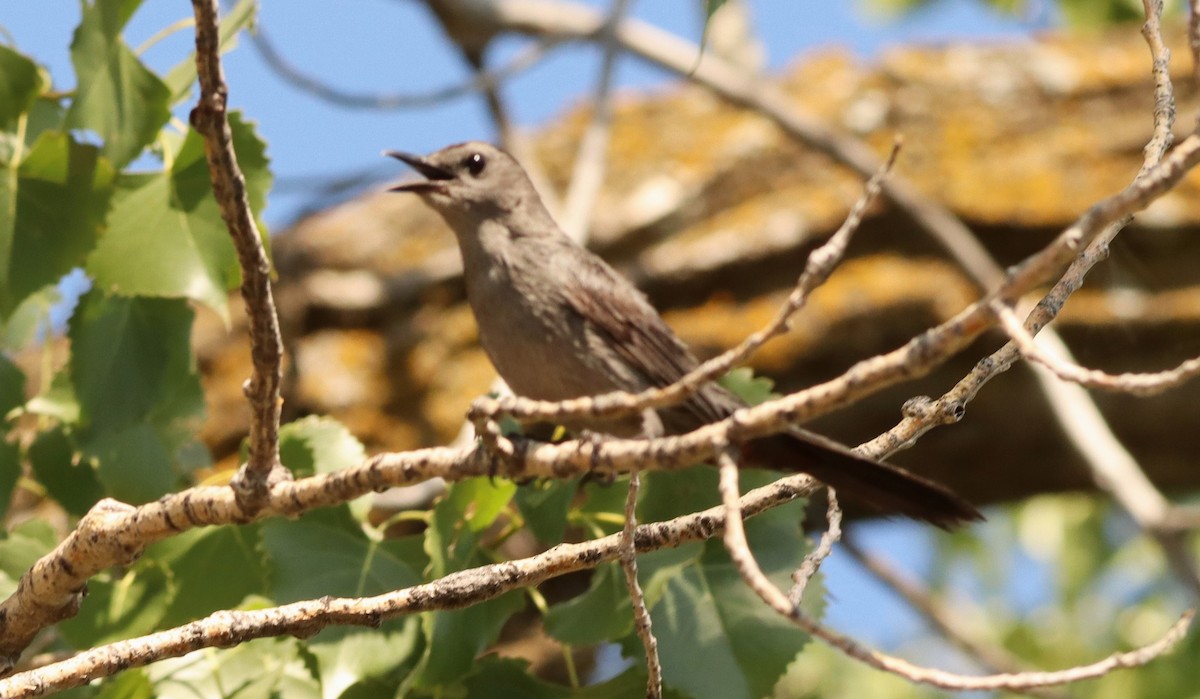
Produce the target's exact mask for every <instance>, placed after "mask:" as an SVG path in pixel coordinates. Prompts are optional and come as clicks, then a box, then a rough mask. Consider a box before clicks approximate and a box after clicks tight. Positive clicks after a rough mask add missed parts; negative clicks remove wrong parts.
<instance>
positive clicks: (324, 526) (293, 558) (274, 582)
mask: <svg viewBox="0 0 1200 699" xmlns="http://www.w3.org/2000/svg"><path fill="white" fill-rule="evenodd" d="M334 517H336V515H330V514H328V513H313V515H307V516H305V517H304V518H302V519H300V520H298V521H292V522H282V521H278V520H273V521H270V522H266V523H265V524H263V541H262V545H263V549H265V550H266V552H267V555H268V556H269V557H270V561H271V565H272V572H271V587H270V595H271V597H273V598H274V599H275V600H277V601H280V602H292V601H295V600H301V599H313V598H316V597H321V596H322V595H333V596H335V597H362V596H368V595H378V594H381V593H383V592H387V591H389V590H398V589H400V588H403V587H410V586H412V585H415V584H417V583H419V582H420V581H421V577H420V575H419V574H418V573H417V570H418V568H415V567H414V566H415V565H420V564H423V563H424V560H423V558H422V557H421V556H420V554H419V552H418V551H414V550H413V547H414V545H415V542H406V541H404V540H390V541H372V540H370V539H368V538H367V537H366V536H365V535H364V534H363V533H362V531H361V529H358V528H354V529H351V528H348V527H346V526H342V524H340V523H337V522H335V521H334V519H333V518H334ZM347 521H349V520H347Z"/></svg>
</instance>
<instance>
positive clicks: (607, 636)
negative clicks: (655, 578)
mask: <svg viewBox="0 0 1200 699" xmlns="http://www.w3.org/2000/svg"><path fill="white" fill-rule="evenodd" d="M543 623H544V624H545V627H546V633H548V634H550V635H551V636H553V637H554V638H556V639H558V640H559V641H561V642H563V643H569V644H571V645H575V646H593V645H596V644H598V643H603V642H605V641H615V640H617V639H618V638H621V637H622V636H625V635H626V634H628V633H629V632H630V631H632V630H633V607H632V605H631V604H630V602H629V591H628V590H627V589H626V587H625V574H624V573H623V572H621V569H620V568H619V567H617V564H615V563H606V564H604V565H602V566H599V567H597V568H596V570H595V571H594V572H593V573H592V582H591V584H590V585H588V589H587V591H586V592H584V593H583V594H582V595H579V596H577V597H574V598H572V599H570V600H567V601H566V602H563V603H562V604H556V605H554V606H553V607H551V608H550V610H549V611H548V612H547V613H546V616H545V617H544V618H543Z"/></svg>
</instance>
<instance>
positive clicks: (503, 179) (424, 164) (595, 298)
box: [386, 142, 982, 528]
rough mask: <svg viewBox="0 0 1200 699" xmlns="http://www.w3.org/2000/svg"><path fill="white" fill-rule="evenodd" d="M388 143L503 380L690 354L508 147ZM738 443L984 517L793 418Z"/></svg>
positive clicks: (525, 388) (628, 370)
mask: <svg viewBox="0 0 1200 699" xmlns="http://www.w3.org/2000/svg"><path fill="white" fill-rule="evenodd" d="M386 154H387V155H390V156H392V157H394V158H397V159H399V160H402V161H404V162H405V163H408V164H409V165H410V166H411V167H412V168H413V169H414V170H416V171H417V172H419V173H420V174H421V175H423V176H424V177H425V180H423V181H418V182H412V183H408V184H402V185H399V186H397V187H393V188H392V191H396V192H412V193H414V194H417V195H419V196H420V197H421V199H422V200H423V201H424V202H425V203H426V204H428V205H429V206H430V207H432V208H433V209H434V210H435V211H437V213H439V214H440V215H441V216H442V218H443V219H445V221H446V223H447V224H448V225H449V226H450V228H451V229H453V230H454V235H455V237H456V238H457V239H458V247H459V250H460V251H461V252H462V258H463V274H464V277H465V279H466V286H467V300H468V301H469V302H470V304H471V310H472V311H474V313H475V320H476V323H477V324H478V326H479V337H480V341H481V342H482V344H483V348H484V350H485V351H486V352H487V355H488V357H489V358H491V360H492V364H494V365H495V367H496V370H497V371H498V372H499V373H500V376H501V377H502V378H503V379H504V380H505V381H506V382H507V383H508V385H509V386H510V387H511V388H512V390H513V392H514V393H516V394H517V395H520V396H526V397H528V398H535V399H541V400H551V401H556V400H563V399H566V398H576V397H579V396H587V395H596V394H600V393H606V392H609V391H614V390H622V391H641V390H644V389H646V388H649V387H652V386H666V385H669V384H671V383H672V382H674V381H676V380H677V379H679V378H680V377H682V376H683V375H684V374H686V373H687V372H688V371H690V370H691V369H693V368H695V367H696V365H697V362H696V359H695V357H693V356H692V353H691V352H690V351H689V350H688V349H687V347H685V346H684V344H683V343H682V342H681V341H680V340H679V338H678V337H677V336H676V335H675V333H674V332H673V331H672V330H671V328H670V327H668V326H667V324H666V323H665V322H664V321H663V319H662V318H661V317H660V316H659V315H658V312H657V311H655V310H654V307H653V306H651V305H650V303H649V302H648V301H647V300H646V297H645V296H643V295H642V294H641V292H639V291H638V290H637V289H636V288H635V287H634V286H633V285H632V284H631V283H630V282H629V281H628V280H626V279H625V278H624V277H622V276H621V275H619V274H618V273H617V272H616V271H614V270H613V269H612V268H611V267H609V266H608V264H606V263H605V262H604V261H603V260H601V259H600V258H599V257H597V256H596V255H594V254H592V253H591V252H589V251H587V250H586V249H584V248H583V247H582V246H580V245H578V244H576V243H575V242H574V241H572V240H571V239H570V238H568V237H567V236H566V234H564V233H563V232H562V230H561V229H560V228H559V227H558V224H556V223H555V222H554V219H553V218H551V217H550V213H549V212H548V211H547V210H546V207H545V206H543V204H542V202H541V200H540V199H539V198H538V195H537V192H536V191H535V190H534V188H533V185H532V184H531V183H530V181H529V178H528V177H527V176H526V175H525V171H524V170H523V169H522V168H521V166H520V165H519V164H518V163H517V161H516V160H515V159H513V157H512V156H510V155H509V154H508V153H505V152H504V151H502V150H500V149H498V148H495V147H494V146H491V145H488V144H486V143H474V142H473V143H461V144H458V145H454V146H450V147H448V148H445V149H443V150H440V151H438V152H436V153H434V154H432V155H430V156H428V157H421V156H417V155H412V154H409V153H400V152H395V151H388V152H387V153H386ZM744 405H745V404H744V403H743V402H742V401H741V400H740V399H738V398H737V397H736V396H735V395H733V394H732V393H730V392H729V391H727V390H725V389H724V388H722V387H721V386H719V385H717V384H709V385H707V386H705V387H704V388H702V389H701V390H700V391H699V392H697V393H696V394H694V395H693V396H692V397H691V398H690V399H689V400H687V401H685V402H683V403H682V404H680V405H678V406H675V407H671V408H664V409H660V410H658V411H647V414H646V415H643V416H641V417H640V418H639V419H636V420H625V421H622V422H621V423H619V424H611V423H610V424H602V425H597V424H594V423H593V424H588V425H586V427H587V428H589V429H592V430H595V431H597V432H606V433H612V434H617V435H623V436H631V435H648V436H650V435H658V434H679V433H683V432H688V431H690V430H694V429H696V428H698V427H700V426H702V425H704V424H707V423H711V422H716V421H718V420H722V419H724V418H726V417H729V415H730V414H732V413H733V412H734V411H735V410H737V409H738V408H741V407H743V406H744ZM569 426H570V427H581V426H579V425H569ZM742 450H743V458H744V459H745V460H746V462H747V463H749V464H753V465H758V466H763V467H765V468H771V469H775V470H783V471H800V472H804V473H808V474H810V475H812V476H814V477H815V478H817V479H818V480H821V481H823V482H825V483H827V484H829V485H831V486H833V487H834V488H835V489H837V491H838V492H839V493H842V494H843V495H845V496H846V497H848V498H853V499H855V500H857V501H860V502H862V503H864V504H866V505H868V506H871V507H873V508H875V509H877V510H879V511H880V512H882V513H885V514H891V513H899V514H902V515H906V516H908V517H912V518H915V519H920V520H924V521H926V522H930V523H932V524H935V525H937V526H939V527H942V528H950V527H952V526H954V525H956V524H961V523H963V522H967V521H971V520H979V519H982V516H981V515H980V514H979V512H978V511H977V510H976V509H975V508H974V507H972V506H971V505H970V504H969V503H967V502H966V501H964V500H963V499H962V498H960V497H958V496H957V495H955V494H954V493H953V492H951V491H950V490H948V489H947V488H945V487H943V486H941V485H939V484H937V483H934V482H932V481H929V480H926V479H924V478H921V477H919V476H915V475H913V474H911V473H909V472H907V471H905V470H903V469H901V468H898V467H896V466H892V465H890V464H885V463H881V462H878V461H871V460H869V459H865V458H863V457H861V456H858V455H857V454H855V453H854V452H852V451H850V450H849V449H847V448H846V447H844V446H842V445H841V444H838V443H837V442H834V441H832V440H830V439H827V438H825V437H822V436H820V435H816V434H813V433H811V432H808V431H805V430H801V429H799V428H796V429H793V430H791V431H790V432H787V433H784V434H779V435H773V436H770V437H764V438H760V439H755V440H751V441H749V442H748V443H746V444H744V445H742Z"/></svg>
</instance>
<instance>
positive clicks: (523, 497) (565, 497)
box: [515, 478, 579, 545]
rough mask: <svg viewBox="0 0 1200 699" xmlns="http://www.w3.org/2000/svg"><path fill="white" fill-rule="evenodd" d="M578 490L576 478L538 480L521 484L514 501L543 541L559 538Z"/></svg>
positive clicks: (565, 525) (561, 538) (564, 530)
mask: <svg viewBox="0 0 1200 699" xmlns="http://www.w3.org/2000/svg"><path fill="white" fill-rule="evenodd" d="M577 492H579V479H578V478H573V479H571V480H569V481H553V480H552V481H538V482H535V483H531V484H529V485H525V486H521V488H520V489H518V490H517V494H516V497H515V502H516V504H517V509H518V510H519V511H520V512H521V516H522V517H524V518H525V523H526V524H527V525H528V526H529V529H530V530H531V531H532V532H533V535H534V536H536V537H537V538H538V541H541V542H542V543H543V544H548V545H554V544H557V543H560V542H562V540H563V534H564V533H565V532H566V528H567V514H568V513H569V512H570V510H571V503H572V502H574V500H575V494H576V493H577Z"/></svg>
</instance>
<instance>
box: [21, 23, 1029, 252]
mask: <svg viewBox="0 0 1200 699" xmlns="http://www.w3.org/2000/svg"><path fill="white" fill-rule="evenodd" d="M586 4H590V5H594V6H596V7H600V8H605V7H607V2H601V1H599V0H586ZM334 5H335V4H334V3H329V2H317V1H315V0H288V1H287V2H278V1H272V0H266V1H265V2H263V3H262V7H261V14H260V17H261V21H262V26H263V27H264V30H265V31H266V32H268V33H269V35H270V36H271V38H272V40H273V41H274V43H275V44H276V45H277V46H278V47H279V49H280V51H281V52H282V53H283V54H284V55H285V57H286V58H287V59H288V60H289V61H290V62H291V63H293V64H294V65H296V66H297V67H299V68H300V69H302V70H304V71H305V72H307V73H309V74H311V75H314V76H316V77H319V78H321V79H323V80H324V81H326V82H328V83H330V84H334V85H338V86H340V87H342V88H345V89H348V90H355V91H361V92H366V93H374V92H380V93H385V92H386V93H391V92H403V93H407V92H415V93H422V92H426V91H429V90H432V89H435V88H439V87H443V86H446V85H453V84H458V83H460V82H462V81H463V80H464V79H465V77H466V76H467V72H466V70H465V68H464V65H463V63H462V60H461V59H460V58H459V56H458V55H457V53H456V52H454V51H452V50H451V49H450V47H448V46H447V45H446V43H445V42H444V41H443V39H442V36H441V33H440V30H439V29H438V28H437V26H436V25H435V24H434V23H433V21H432V19H431V17H430V15H429V13H428V12H427V11H426V10H425V8H424V7H423V5H421V4H420V3H419V2H417V1H416V0H399V1H397V0H357V1H356V2H348V3H340V4H339V5H340V8H339V10H338V11H336V12H331V11H330V9H329V8H330V7H331V6H334ZM698 6H699V1H698V0H643V1H642V2H639V3H635V4H634V11H635V14H637V15H638V16H639V17H641V18H643V19H645V20H647V21H650V22H653V23H655V24H657V25H659V26H662V27H665V28H667V29H670V30H671V31H673V32H676V33H679V34H681V35H684V36H690V37H698V36H699V32H700V12H699V10H698V9H697V8H698ZM752 6H753V8H754V13H755V18H756V25H757V27H758V28H759V29H760V32H761V34H762V37H763V40H764V42H765V44H766V45H767V48H768V52H769V58H770V63H771V65H772V66H773V67H776V68H778V67H781V66H783V65H785V64H787V63H788V62H790V61H792V60H794V59H795V58H796V57H798V56H803V55H804V54H806V53H809V52H812V51H814V50H816V49H818V48H820V47H827V46H832V45H839V46H845V47H849V48H851V49H852V50H854V51H855V52H856V53H857V54H859V55H861V56H863V57H864V58H869V57H870V56H872V55H873V54H875V53H876V52H878V51H879V50H880V49H881V48H883V47H886V46H888V45H890V44H898V43H911V42H914V41H915V42H930V41H946V40H952V39H962V38H964V37H979V38H990V39H997V40H999V39H1011V38H1013V37H1019V36H1024V35H1027V34H1028V33H1029V32H1030V31H1031V29H1034V28H1037V27H1038V26H1045V24H1046V21H1047V20H1046V19H1045V18H1034V19H1032V20H1031V19H1029V18H1014V17H1009V16H1004V15H999V14H996V13H994V12H992V11H990V10H988V9H986V8H984V7H982V6H981V5H980V4H979V3H976V2H973V1H972V0H942V1H941V2H937V3H935V4H934V6H933V7H931V8H929V9H927V10H924V11H921V12H917V13H914V14H912V15H910V16H905V17H902V18H898V19H892V20H888V19H885V18H883V17H880V16H877V15H872V14H871V13H870V12H868V11H865V10H864V9H863V4H862V3H855V2H833V3H829V2H815V1H813V0H773V1H770V2H768V1H759V2H755V3H753V5H752ZM190 16H191V6H190V4H189V3H186V2H180V1H179V0H144V2H143V3H142V6H141V8H140V9H139V11H138V12H137V14H135V15H134V17H133V19H132V21H131V22H130V24H129V27H128V28H127V31H126V40H127V42H128V43H129V45H130V46H132V47H135V48H136V47H139V46H141V45H142V43H143V42H145V41H146V40H147V39H148V38H149V37H151V36H152V35H154V34H155V33H156V32H158V31H159V30H161V29H162V28H164V27H167V26H169V25H171V24H172V23H174V22H176V21H177V20H180V19H184V18H187V17H190ZM78 20H79V4H78V2H76V1H75V0H41V1H39V2H28V1H26V0H0V25H3V27H4V28H5V29H7V30H8V32H9V33H10V35H11V37H12V40H13V41H15V43H16V45H17V48H18V49H19V50H21V51H23V52H24V53H26V54H28V55H31V56H33V57H34V58H35V59H36V60H38V61H39V62H41V63H42V64H43V65H45V66H47V67H48V68H49V70H50V73H51V75H52V76H53V78H54V81H55V84H56V86H57V87H59V88H63V89H65V88H69V87H71V86H73V84H74V76H73V74H72V69H71V64H70V55H69V44H70V35H71V31H72V29H73V28H74V27H75V25H76V24H77V23H78ZM190 42H191V33H190V30H188V29H186V28H185V29H184V30H183V31H179V32H176V33H175V34H174V35H172V36H171V37H169V38H168V39H166V40H163V41H160V42H158V43H157V44H155V45H154V46H152V47H151V48H150V49H149V50H147V51H146V53H145V54H144V55H143V58H144V60H145V61H146V62H147V63H149V64H150V66H151V67H152V68H154V69H155V70H159V71H166V70H167V69H168V68H170V67H171V66H173V65H174V64H175V63H177V62H178V61H179V60H181V58H182V57H184V56H186V55H187V53H186V52H187V51H188V49H189V48H190ZM523 42H524V40H523V39H512V40H505V41H502V42H501V43H500V44H499V45H497V46H495V47H493V48H494V49H495V50H494V53H493V58H499V59H500V61H502V60H503V57H504V56H506V55H511V54H512V53H513V52H514V51H515V50H517V49H518V48H519V47H520V46H521V45H522V44H523ZM597 61H598V52H597V51H596V50H595V49H593V48H592V47H588V46H567V47H563V48H560V49H558V50H556V51H555V52H554V53H553V54H552V55H551V56H550V58H549V59H548V60H546V61H545V62H544V63H543V64H540V65H539V66H537V67H535V68H534V69H532V70H530V71H528V72H526V73H523V74H522V75H520V76H519V77H517V78H516V79H515V80H513V81H511V82H510V83H509V84H508V85H507V86H506V87H505V95H506V97H507V99H508V101H509V102H510V103H511V106H512V109H513V111H514V113H515V116H516V120H517V122H518V123H519V124H521V125H522V126H523V127H525V128H535V127H536V126H537V125H539V124H542V123H545V122H546V121H547V120H550V119H552V118H554V117H555V116H556V115H558V114H562V113H563V112H564V111H565V110H567V109H568V108H569V107H570V106H571V105H573V104H575V103H577V102H578V100H579V99H580V98H581V96H582V95H584V94H586V93H587V92H588V91H590V89H591V83H592V81H591V76H592V75H593V74H594V70H593V69H592V68H593V67H594V66H595V65H596V63H597ZM225 70H226V75H227V78H228V81H229V85H230V106H231V107H233V108H238V109H242V110H243V111H245V113H246V114H247V115H249V117H250V118H251V119H252V120H254V121H256V122H257V123H258V125H259V129H260V133H261V134H262V135H263V136H264V137H265V138H266V140H267V142H268V152H269V154H270V156H271V158H272V161H273V169H274V172H275V175H276V178H277V185H278V186H277V187H276V190H275V191H274V192H273V193H272V195H271V197H270V199H269V204H268V208H267V211H266V220H267V222H268V223H269V224H270V225H271V226H272V228H274V229H278V228H279V227H281V226H283V225H286V224H287V223H288V222H290V221H292V220H294V218H295V217H296V216H297V215H298V213H299V212H301V211H302V210H303V209H304V208H305V207H306V206H309V205H311V201H312V190H311V187H309V186H308V185H309V184H311V182H312V181H313V180H314V179H322V178H328V177H331V176H339V175H342V176H344V175H351V174H354V173H358V172H362V171H364V170H371V171H373V172H377V173H378V174H379V175H380V176H381V177H382V176H387V175H389V174H398V172H399V171H398V170H397V167H396V165H395V163H391V162H384V161H383V159H381V158H380V157H379V152H380V151H381V150H383V149H385V148H397V149H403V150H410V151H418V152H423V151H431V150H435V149H437V148H439V147H441V146H442V145H445V144H448V143H453V142H457V141H463V140H468V139H476V138H481V139H490V138H491V137H492V136H493V131H492V129H491V127H490V124H489V123H488V121H487V117H486V114H485V112H484V109H483V107H482V105H481V103H480V100H479V99H477V98H475V97H474V96H466V97H461V98H458V99H455V100H452V101H450V102H447V103H445V104H443V105H440V106H438V107H434V108H428V109H420V110H410V111H393V112H376V111H362V110H350V109H346V108H342V107H338V106H334V105H330V104H327V103H325V102H322V101H320V100H318V99H316V98H314V97H312V96H310V95H307V94H305V93H302V92H300V91H298V90H296V89H294V88H292V87H291V86H289V85H287V84H286V83H283V82H281V81H280V80H279V79H278V78H277V77H276V76H275V75H274V74H273V73H272V72H271V70H270V69H269V68H268V67H267V66H266V64H265V63H264V62H263V61H262V59H261V58H260V57H259V55H258V53H257V52H256V51H255V49H254V47H253V46H251V45H250V42H248V41H242V42H241V45H240V46H239V47H238V48H237V49H236V50H235V51H234V52H233V53H231V54H230V55H228V56H227V58H226V64H225ZM670 79H671V77H670V76H667V75H665V74H664V73H663V72H662V71H660V70H658V69H656V68H654V67H651V66H648V65H646V64H644V63H641V62H639V61H637V60H636V59H625V60H623V61H622V62H621V63H620V65H619V71H618V82H619V84H620V85H621V86H622V87H623V88H626V89H628V88H650V87H653V86H655V85H659V84H662V83H664V82H666V81H669V80H670ZM180 116H186V110H184V111H183V112H182V113H181V114H180Z"/></svg>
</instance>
